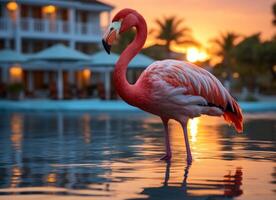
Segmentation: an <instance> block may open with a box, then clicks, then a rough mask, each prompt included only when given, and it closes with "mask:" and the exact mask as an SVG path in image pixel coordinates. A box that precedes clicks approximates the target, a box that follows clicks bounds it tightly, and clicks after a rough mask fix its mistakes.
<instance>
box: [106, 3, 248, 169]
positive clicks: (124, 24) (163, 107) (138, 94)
mask: <svg viewBox="0 0 276 200" xmlns="http://www.w3.org/2000/svg"><path fill="white" fill-rule="evenodd" d="M133 27H135V28H136V36H135V38H134V40H133V41H132V42H131V43H130V44H129V45H128V46H127V47H126V49H125V50H124V51H123V52H122V53H121V56H120V58H119V59H118V61H117V63H116V65H115V69H114V73H113V82H114V85H115V89H116V91H117V93H118V95H119V96H120V97H121V98H122V99H123V100H124V101H126V102H127V103H128V104H130V105H132V106H136V107H138V108H140V109H142V110H144V111H146V112H149V113H152V114H154V115H157V116H159V117H160V118H161V120H162V122H163V125H164V129H165V146H166V153H165V155H164V156H163V157H162V158H161V160H166V161H170V159H171V157H172V152H171V142H170V137H169V134H170V133H169V128H168V122H169V120H171V119H173V120H176V121H177V122H179V123H180V124H181V126H182V128H183V133H184V139H185V144H186V154H187V159H186V160H187V162H188V164H191V163H192V154H191V150H190V145H189V139H188V132H187V122H188V119H190V118H194V117H199V116H200V115H209V116H223V117H224V119H225V120H226V121H227V122H228V123H229V124H233V125H234V127H235V129H236V130H237V131H238V132H242V130H243V116H242V111H241V108H240V107H239V105H238V103H237V102H236V101H235V100H234V98H233V97H232V96H231V95H230V94H229V92H228V91H227V90H226V89H225V88H224V87H223V85H222V84H221V82H220V81H219V80H218V79H217V78H216V77H215V76H213V75H212V74H211V73H209V72H208V71H206V70H204V69H202V68H200V67H198V66H196V65H194V64H192V63H189V62H184V61H178V60H172V59H166V60H162V61H155V62H153V63H152V64H151V65H149V66H148V67H147V68H146V69H145V70H144V71H143V72H142V73H141V75H140V77H139V79H138V80H137V81H136V83H135V84H130V83H129V82H128V81H127V78H126V73H127V66H128V64H129V62H130V61H131V60H132V59H133V58H134V57H135V55H137V54H138V53H139V51H140V50H141V49H142V47H143V45H144V43H145V41H146V38H147V24H146V21H145V19H144V18H143V16H142V15H140V14H139V13H138V12H137V11H135V10H133V9H129V8H126V9H122V10H120V11H119V12H118V13H117V14H116V15H115V16H114V18H113V19H112V22H111V24H110V26H109V28H108V29H107V30H106V32H105V34H104V36H103V39H102V43H103V46H104V48H105V50H106V51H107V53H108V54H110V49H111V46H112V44H113V42H114V41H115V40H116V39H117V38H118V36H119V35H120V34H121V33H123V32H125V31H127V30H129V29H131V28H133Z"/></svg>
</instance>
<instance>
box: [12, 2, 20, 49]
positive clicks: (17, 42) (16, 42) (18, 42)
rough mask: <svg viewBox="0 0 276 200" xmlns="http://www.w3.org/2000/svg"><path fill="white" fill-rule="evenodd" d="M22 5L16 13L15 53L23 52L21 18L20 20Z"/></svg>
mask: <svg viewBox="0 0 276 200" xmlns="http://www.w3.org/2000/svg"><path fill="white" fill-rule="evenodd" d="M20 9H21V7H20V5H18V9H17V10H16V11H15V12H16V17H15V22H14V40H15V51H17V52H21V48H22V47H21V37H20V30H21V18H20Z"/></svg>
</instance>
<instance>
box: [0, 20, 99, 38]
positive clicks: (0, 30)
mask: <svg viewBox="0 0 276 200" xmlns="http://www.w3.org/2000/svg"><path fill="white" fill-rule="evenodd" d="M15 34H19V35H20V36H23V37H33V38H41V39H77V40H85V41H86V40H88V41H91V40H99V39H100V37H101V35H102V28H101V27H100V26H98V25H97V24H92V23H75V24H70V23H69V22H67V21H61V20H46V19H33V18H22V19H20V21H19V23H17V25H15V24H14V23H13V22H12V21H11V20H10V19H9V18H0V35H1V36H3V37H13V36H14V35H15Z"/></svg>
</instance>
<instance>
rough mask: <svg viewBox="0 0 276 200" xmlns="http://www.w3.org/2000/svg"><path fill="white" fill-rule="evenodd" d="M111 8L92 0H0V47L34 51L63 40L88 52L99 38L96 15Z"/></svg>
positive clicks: (100, 33)
mask: <svg viewBox="0 0 276 200" xmlns="http://www.w3.org/2000/svg"><path fill="white" fill-rule="evenodd" d="M111 10H112V6H110V5H107V4H104V3H101V2H99V1H94V0H78V1H77V0H39V1H38V0H17V1H9V0H0V49H2V48H12V49H15V50H16V51H18V52H21V53H34V52H37V51H40V50H42V49H44V48H46V47H48V46H51V45H52V44H54V43H64V44H66V45H68V46H70V47H71V48H75V49H78V50H81V51H84V52H85V53H92V52H93V49H91V48H92V47H93V46H94V45H97V44H99V43H100V42H101V36H102V30H103V27H102V26H101V21H100V16H101V14H103V13H106V15H107V16H110V12H111ZM107 18H109V17H107ZM107 20H109V19H107Z"/></svg>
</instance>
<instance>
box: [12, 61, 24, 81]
mask: <svg viewBox="0 0 276 200" xmlns="http://www.w3.org/2000/svg"><path fill="white" fill-rule="evenodd" d="M22 74H23V70H22V68H21V67H20V66H18V65H15V66H13V67H11V68H10V77H11V80H12V82H20V81H21V80H22Z"/></svg>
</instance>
